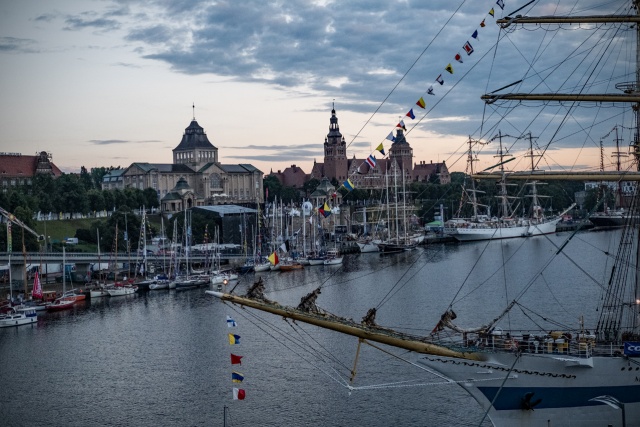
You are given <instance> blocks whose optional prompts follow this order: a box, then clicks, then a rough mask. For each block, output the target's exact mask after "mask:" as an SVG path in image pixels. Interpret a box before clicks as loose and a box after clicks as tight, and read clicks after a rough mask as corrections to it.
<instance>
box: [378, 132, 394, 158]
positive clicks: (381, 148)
mask: <svg viewBox="0 0 640 427" xmlns="http://www.w3.org/2000/svg"><path fill="white" fill-rule="evenodd" d="M389 135H391V137H392V138H393V132H391V133H390V134H389ZM387 139H389V137H387ZM395 140H396V139H395V138H393V139H392V141H395ZM376 150H378V151H379V152H380V153H382V155H383V156H384V146H383V145H382V142H381V143H380V145H378V146H377V147H376Z"/></svg>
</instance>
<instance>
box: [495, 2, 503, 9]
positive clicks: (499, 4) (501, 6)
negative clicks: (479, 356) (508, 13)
mask: <svg viewBox="0 0 640 427" xmlns="http://www.w3.org/2000/svg"><path fill="white" fill-rule="evenodd" d="M496 4H497V5H498V7H499V8H500V9H501V10H504V1H502V0H498V1H497V2H496Z"/></svg>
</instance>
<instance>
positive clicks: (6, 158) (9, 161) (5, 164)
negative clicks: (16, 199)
mask: <svg viewBox="0 0 640 427" xmlns="http://www.w3.org/2000/svg"><path fill="white" fill-rule="evenodd" d="M39 158H40V156H22V155H20V156H17V155H1V154H0V177H2V176H5V177H21V176H24V177H33V176H34V175H35V174H36V168H37V166H38V159H39ZM49 164H50V165H51V169H52V172H53V175H54V176H56V177H57V176H60V175H62V171H61V170H60V169H58V167H57V166H56V165H54V164H53V163H49Z"/></svg>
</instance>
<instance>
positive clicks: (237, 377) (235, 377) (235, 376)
mask: <svg viewBox="0 0 640 427" xmlns="http://www.w3.org/2000/svg"><path fill="white" fill-rule="evenodd" d="M231 381H233V382H234V383H241V382H242V381H244V375H242V374H241V373H240V372H236V371H233V372H231Z"/></svg>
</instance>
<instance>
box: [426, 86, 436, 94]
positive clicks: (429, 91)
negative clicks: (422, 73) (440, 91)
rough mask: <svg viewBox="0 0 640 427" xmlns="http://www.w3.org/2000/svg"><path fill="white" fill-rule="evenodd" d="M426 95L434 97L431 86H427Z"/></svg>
mask: <svg viewBox="0 0 640 427" xmlns="http://www.w3.org/2000/svg"><path fill="white" fill-rule="evenodd" d="M427 95H433V96H436V94H435V93H433V86H429V89H427Z"/></svg>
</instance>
